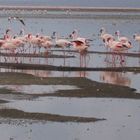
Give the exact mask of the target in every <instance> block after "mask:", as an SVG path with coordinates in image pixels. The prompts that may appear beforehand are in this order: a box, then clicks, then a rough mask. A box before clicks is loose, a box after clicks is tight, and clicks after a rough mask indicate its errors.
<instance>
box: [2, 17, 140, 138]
mask: <svg viewBox="0 0 140 140" xmlns="http://www.w3.org/2000/svg"><path fill="white" fill-rule="evenodd" d="M0 20H1V22H0V27H1V30H0V35H1V37H2V36H3V34H4V33H5V30H6V29H7V28H11V29H12V34H13V35H14V34H17V33H19V31H20V29H21V28H25V34H26V33H33V34H37V33H39V34H43V35H51V34H52V32H53V31H56V32H58V34H59V35H60V36H65V37H66V36H68V35H69V34H70V33H71V32H72V31H73V30H74V29H78V31H79V34H80V36H83V37H87V38H91V39H93V42H91V46H90V47H89V50H90V51H100V52H103V51H107V50H106V48H105V47H104V44H103V42H102V40H101V39H100V38H99V35H98V34H99V30H100V29H101V27H105V28H106V29H107V31H108V32H109V33H111V34H114V32H115V31H116V30H120V32H121V34H122V35H125V36H127V37H129V38H130V40H131V42H132V44H133V48H132V49H130V50H129V52H132V53H136V52H138V50H139V43H138V42H135V41H134V39H133V34H135V33H139V32H140V29H139V24H140V19H139V18H137V19H135V20H134V18H133V19H131V18H129V19H126V18H124V19H123V18H113V19H111V18H108V19H102V18H96V19H94V18H90V19H83V18H82V19H80V18H78V19H73V18H70V19H68V18H61V19H59V18H43V17H42V18H33V17H30V18H26V16H25V18H24V20H25V23H26V26H25V27H23V25H22V24H20V23H19V22H18V21H13V22H11V23H9V22H8V20H7V18H5V17H3V18H2V17H1V18H0ZM53 53H54V54H61V55H63V52H57V51H54V52H53ZM72 55H74V56H75V57H74V58H67V59H64V58H59V59H58V58H48V59H45V58H32V59H30V58H19V61H22V63H34V64H36V63H40V64H50V65H56V66H81V67H85V66H86V67H117V66H131V67H133V66H140V59H139V58H137V57H126V58H125V59H124V60H125V62H124V63H123V64H120V59H119V57H118V58H116V60H115V61H112V55H103V54H96V53H90V54H87V55H86V56H85V58H82V59H83V60H84V62H83V64H82V65H81V63H80V59H79V54H78V53H72ZM0 60H1V62H4V58H3V57H0ZM8 61H10V62H14V61H15V59H13V58H10V59H9V60H8ZM0 70H1V72H22V73H29V74H32V75H35V76H38V77H87V78H88V79H91V80H95V81H99V82H106V83H112V84H120V85H124V86H130V87H132V88H136V89H137V92H140V87H139V81H140V74H139V73H132V72H126V73H120V72H92V71H90V72H88V71H84V72H83V71H81V72H69V71H68V72H58V71H41V70H16V69H12V70H11V69H4V68H1V69H0ZM13 85H14V84H13ZM5 86H7V85H5ZM14 86H15V88H14V90H17V91H22V92H25V93H29V92H30V93H32V94H36V92H37V93H39V92H40V93H44V92H46V91H47V92H55V91H57V90H59V89H63V88H62V86H61V85H56V86H54V85H50V86H45V87H44V86H43V87H42V85H41V86H37V87H36V85H30V86H25V85H24V86H23V85H20V86H18V87H16V86H17V85H14ZM8 87H9V88H10V89H11V88H12V89H13V87H10V86H9V85H8ZM75 88H77V87H73V86H65V87H64V89H67V90H68V89H75ZM9 100H10V99H9ZM11 101H12V102H10V103H7V104H0V108H15V109H20V110H23V111H27V112H41V113H53V114H61V115H70V116H76V115H77V116H85V117H99V118H106V119H107V120H105V121H99V122H96V123H56V122H36V123H24V122H25V121H23V123H22V125H21V124H20V123H18V121H19V120H16V123H15V124H12V122H11V123H10V122H9V121H7V122H5V123H2V124H0V136H1V138H2V139H10V140H12V139H14V140H19V139H20V140H29V139H33V140H38V139H42V140H45V139H46V138H48V139H52V140H56V139H57V140H66V139H67V140H85V139H87V140H91V139H93V138H94V139H95V140H99V139H104V138H106V139H108V140H112V139H113V140H118V139H120V140H121V139H127V140H132V139H135V140H139V137H140V124H139V122H140V119H139V114H140V101H139V100H128V99H112V98H100V99H99V98H64V97H63V98H60V97H59V98H58V97H40V98H37V99H35V100H13V99H12V100H11Z"/></svg>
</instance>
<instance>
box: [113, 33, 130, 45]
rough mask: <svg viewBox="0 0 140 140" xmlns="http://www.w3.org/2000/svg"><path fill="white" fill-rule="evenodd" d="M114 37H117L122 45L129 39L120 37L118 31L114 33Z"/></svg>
mask: <svg viewBox="0 0 140 140" xmlns="http://www.w3.org/2000/svg"><path fill="white" fill-rule="evenodd" d="M115 35H116V36H117V39H118V41H120V42H122V43H126V42H129V39H128V38H127V37H125V36H120V31H119V30H117V31H116V32H115Z"/></svg>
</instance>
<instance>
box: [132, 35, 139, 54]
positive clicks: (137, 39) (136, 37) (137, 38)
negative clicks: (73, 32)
mask: <svg viewBox="0 0 140 140" xmlns="http://www.w3.org/2000/svg"><path fill="white" fill-rule="evenodd" d="M133 38H134V40H135V41H137V42H138V43H139V52H140V35H138V34H134V35H133Z"/></svg>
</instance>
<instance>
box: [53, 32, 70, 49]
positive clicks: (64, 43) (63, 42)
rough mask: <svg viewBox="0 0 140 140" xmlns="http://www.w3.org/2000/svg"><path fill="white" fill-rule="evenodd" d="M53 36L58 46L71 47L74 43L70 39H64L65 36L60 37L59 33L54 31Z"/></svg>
mask: <svg viewBox="0 0 140 140" xmlns="http://www.w3.org/2000/svg"><path fill="white" fill-rule="evenodd" d="M52 38H54V39H55V46H57V47H60V48H65V47H69V46H71V45H72V43H71V42H70V41H69V40H67V39H63V38H58V35H57V33H56V32H53V35H52Z"/></svg>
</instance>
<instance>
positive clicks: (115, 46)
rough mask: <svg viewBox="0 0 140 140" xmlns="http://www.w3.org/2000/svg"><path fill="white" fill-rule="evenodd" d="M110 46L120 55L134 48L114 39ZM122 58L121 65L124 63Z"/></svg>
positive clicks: (110, 40) (110, 41)
mask: <svg viewBox="0 0 140 140" xmlns="http://www.w3.org/2000/svg"><path fill="white" fill-rule="evenodd" d="M108 46H109V48H110V49H112V50H113V51H115V52H118V53H120V52H122V51H125V50H128V49H130V48H132V46H131V44H130V43H129V42H125V43H122V42H120V41H115V40H112V39H109V40H108ZM120 58H121V63H122V62H124V60H123V59H122V56H121V55H120Z"/></svg>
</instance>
